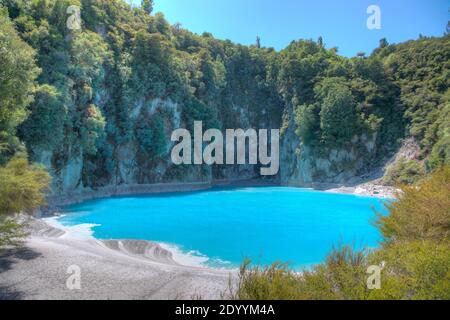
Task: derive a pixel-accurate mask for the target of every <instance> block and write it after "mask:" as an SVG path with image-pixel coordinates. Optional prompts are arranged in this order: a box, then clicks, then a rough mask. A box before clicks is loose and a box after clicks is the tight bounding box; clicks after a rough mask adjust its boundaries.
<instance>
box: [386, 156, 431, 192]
mask: <svg viewBox="0 0 450 320" xmlns="http://www.w3.org/2000/svg"><path fill="white" fill-rule="evenodd" d="M424 175H425V168H424V166H423V165H422V164H421V163H419V162H418V161H416V160H406V159H405V158H404V157H401V158H400V159H398V160H397V161H396V162H395V163H393V164H392V165H391V166H389V167H388V168H387V170H386V173H385V175H384V177H383V182H384V183H385V184H387V185H391V186H393V185H400V184H412V183H415V182H417V181H418V180H419V179H420V178H422V177H423V176H424Z"/></svg>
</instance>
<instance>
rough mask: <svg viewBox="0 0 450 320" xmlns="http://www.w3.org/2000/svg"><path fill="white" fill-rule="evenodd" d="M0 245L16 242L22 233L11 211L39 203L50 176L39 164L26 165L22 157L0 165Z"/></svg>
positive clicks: (46, 189)
mask: <svg viewBox="0 0 450 320" xmlns="http://www.w3.org/2000/svg"><path fill="white" fill-rule="evenodd" d="M0 181H1V183H0V247H2V246H4V245H12V244H16V243H17V242H18V240H19V239H20V238H22V237H23V236H24V233H23V232H22V230H21V225H20V224H19V223H18V222H16V221H15V220H14V218H12V215H13V214H15V213H20V212H23V211H29V210H32V209H34V208H36V207H37V206H39V205H42V204H43V203H44V200H45V198H44V197H45V192H46V191H48V188H49V183H50V176H49V174H48V173H47V172H46V171H45V170H44V169H43V168H41V167H39V166H34V165H31V166H30V165H29V164H28V161H27V160H26V159H25V158H18V157H16V158H13V159H12V160H10V161H9V162H8V164H7V165H6V166H4V167H0Z"/></svg>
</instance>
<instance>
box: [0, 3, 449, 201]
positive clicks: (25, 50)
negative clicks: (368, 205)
mask: <svg viewBox="0 0 450 320" xmlns="http://www.w3.org/2000/svg"><path fill="white" fill-rule="evenodd" d="M0 4H1V5H2V9H1V11H0V51H1V59H0V67H1V68H0V70H2V71H1V73H0V103H1V108H0V146H1V148H0V161H1V163H2V164H3V163H5V162H6V161H7V160H8V159H9V158H10V157H11V156H12V155H13V154H15V153H17V152H25V150H26V151H27V153H28V155H29V157H30V158H31V160H32V161H35V162H39V163H43V164H44V165H45V166H46V167H47V168H48V169H49V171H50V173H51V174H52V176H53V177H54V179H53V188H52V189H53V191H54V193H57V194H65V193H70V192H73V191H82V190H89V189H91V188H97V187H102V186H111V185H124V184H147V183H161V182H194V181H195V182H197V181H211V180H215V179H236V178H240V179H242V178H253V177H257V176H258V172H259V170H258V168H257V167H256V166H251V165H245V166H225V165H222V166H221V165H214V166H207V165H201V166H200V165H198V166H175V165H173V164H172V163H171V160H170V149H171V146H172V145H171V142H170V134H171V132H172V130H174V129H177V128H180V127H184V128H191V127H192V125H193V122H194V120H202V121H203V122H204V125H205V127H207V128H219V129H226V128H243V129H246V128H256V129H257V128H268V129H270V128H281V129H282V140H281V155H280V157H281V168H280V174H279V178H280V180H281V182H282V183H286V184H287V183H289V184H299V185H302V184H307V183H311V182H334V183H344V182H348V181H351V180H352V179H354V177H356V176H364V175H369V174H370V173H371V172H372V171H373V170H375V169H377V168H380V167H383V166H385V165H386V163H388V161H389V160H390V159H392V158H393V157H394V155H395V154H396V153H397V152H398V150H399V149H400V148H401V146H402V144H403V145H405V143H404V141H409V142H411V141H412V144H413V145H415V146H417V150H418V152H415V153H414V154H413V155H412V156H410V157H400V156H398V157H396V161H395V163H393V164H392V165H391V166H390V167H389V169H388V171H387V172H388V175H387V176H386V177H385V179H384V181H385V183H388V184H394V183H397V182H404V181H406V182H413V181H415V180H416V179H417V178H418V177H420V176H421V175H423V174H425V173H426V172H429V171H431V170H432V169H433V168H436V167H438V166H439V165H440V164H442V163H447V164H448V163H450V133H449V130H450V129H449V128H450V104H449V98H450V94H449V90H448V88H449V81H450V80H449V79H450V76H449V64H450V62H449V61H450V38H449V36H448V35H446V36H443V37H441V38H420V39H418V40H416V41H409V42H406V43H402V44H396V45H390V44H389V43H388V42H387V41H386V40H385V39H382V40H381V41H380V45H379V48H378V49H376V50H375V51H374V52H373V53H371V54H370V55H365V54H360V55H358V56H357V57H354V58H345V57H342V56H340V55H339V54H338V50H337V49H336V48H327V47H326V45H325V44H324V40H323V39H321V38H320V39H318V40H317V41H312V40H299V41H293V42H292V43H291V44H290V45H289V46H288V47H287V48H286V49H284V50H282V51H280V52H277V51H275V50H274V49H272V48H265V47H261V46H260V45H259V44H255V46H250V47H247V46H242V45H238V44H234V43H232V42H230V41H222V40H217V39H215V38H214V37H213V36H212V35H211V34H208V33H204V34H202V35H196V34H193V33H191V32H189V31H188V30H185V29H183V28H182V27H181V26H180V25H174V26H171V25H169V24H168V22H167V21H166V20H165V19H164V16H163V15H162V14H159V13H158V14H155V15H151V14H149V12H148V11H149V10H147V11H146V10H144V9H140V8H130V7H129V6H128V5H127V4H125V2H124V1H122V0H79V1H78V0H71V1H69V0H36V1H26V0H0ZM69 4H75V5H78V6H79V7H80V8H81V18H82V21H83V25H82V30H81V31H72V30H69V29H68V28H67V26H66V21H67V14H66V9H67V7H68V5H69Z"/></svg>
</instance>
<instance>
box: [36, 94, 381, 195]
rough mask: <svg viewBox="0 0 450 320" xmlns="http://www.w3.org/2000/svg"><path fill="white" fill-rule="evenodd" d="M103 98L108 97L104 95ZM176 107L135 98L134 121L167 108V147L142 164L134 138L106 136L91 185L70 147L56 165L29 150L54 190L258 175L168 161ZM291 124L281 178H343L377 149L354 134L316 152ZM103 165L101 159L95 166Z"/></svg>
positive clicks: (244, 121) (45, 153)
mask: <svg viewBox="0 0 450 320" xmlns="http://www.w3.org/2000/svg"><path fill="white" fill-rule="evenodd" d="M102 100H105V101H107V99H106V98H105V97H103V98H102ZM181 108H182V106H180V105H178V104H176V103H174V102H172V101H170V100H162V99H153V100H150V101H147V102H144V101H138V102H136V103H135V104H134V109H132V110H131V112H130V115H129V116H130V118H131V119H132V120H133V121H138V120H139V117H140V116H141V115H142V114H143V112H144V110H145V112H146V113H147V114H149V115H152V114H155V113H156V112H161V111H163V112H167V113H168V114H170V121H169V123H167V124H166V128H165V139H166V141H167V143H168V147H167V150H166V151H165V153H164V154H163V155H162V157H161V159H160V160H158V161H156V162H155V163H152V164H151V165H149V166H147V165H142V159H141V160H140V159H139V157H140V156H142V155H141V151H140V148H139V143H138V141H136V140H135V139H131V140H130V141H128V142H126V143H116V142H111V141H109V142H105V143H108V144H110V148H111V149H112V150H114V152H113V154H112V157H113V158H114V161H113V164H114V168H113V170H111V174H110V176H108V177H107V178H105V179H103V180H102V181H94V183H95V185H90V184H89V183H86V181H85V180H83V174H84V171H85V170H86V169H87V168H89V166H92V163H89V162H86V157H84V156H83V154H82V151H73V150H71V149H69V150H68V154H67V155H66V160H65V161H64V162H63V164H59V165H58V166H55V164H54V163H55V161H54V159H55V157H56V156H57V155H55V154H52V151H50V150H39V151H35V153H34V154H35V157H36V159H37V161H38V162H40V163H42V164H44V165H45V166H47V167H48V168H49V171H50V172H51V173H52V175H53V176H54V182H53V188H52V190H53V193H54V195H66V194H72V193H80V192H86V191H89V190H91V189H96V188H100V187H102V188H103V187H110V186H126V185H138V184H152V183H177V182H178V183H183V182H189V183H192V182H212V181H213V180H229V181H234V180H245V179H255V178H258V177H260V176H259V168H258V167H257V166H254V165H236V166H227V165H222V166H207V165H191V166H175V165H173V164H172V162H171V159H170V152H171V149H172V147H173V145H174V143H173V142H170V136H171V133H172V130H173V129H175V128H179V127H182V120H181ZM234 108H235V110H234V111H235V112H236V114H238V115H239V117H240V118H239V122H240V124H241V128H252V127H253V128H254V127H257V125H258V123H257V121H256V120H255V119H252V118H251V117H250V116H248V113H246V112H245V110H246V108H245V107H238V106H235V107H234ZM295 130H296V125H295V123H293V122H292V121H291V123H289V125H288V126H287V128H286V130H285V131H284V132H283V133H282V135H281V139H280V171H279V174H278V176H277V177H276V178H277V179H278V180H279V181H280V182H281V183H282V184H284V185H296V186H303V185H310V184H312V183H315V182H322V183H345V182H348V181H351V179H353V177H355V176H358V175H361V174H363V173H365V172H367V171H368V170H369V168H368V164H367V161H365V160H364V159H367V158H370V157H371V155H373V154H374V153H375V152H376V147H375V146H376V139H377V137H376V135H373V136H372V137H367V136H366V135H362V136H359V137H356V136H355V137H354V138H353V139H352V144H351V146H350V147H348V148H342V149H330V150H328V152H327V153H325V154H320V155H317V154H315V153H314V150H312V149H311V148H310V147H308V146H305V145H302V144H301V141H300V140H299V138H298V136H297V135H296V133H295ZM103 165H104V164H100V166H103ZM97 166H99V165H98V164H97ZM100 169H101V168H100Z"/></svg>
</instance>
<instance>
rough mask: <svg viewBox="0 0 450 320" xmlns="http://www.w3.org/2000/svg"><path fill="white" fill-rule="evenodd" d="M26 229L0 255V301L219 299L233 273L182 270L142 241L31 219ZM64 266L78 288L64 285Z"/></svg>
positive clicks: (161, 251)
mask: <svg viewBox="0 0 450 320" xmlns="http://www.w3.org/2000/svg"><path fill="white" fill-rule="evenodd" d="M30 229H31V234H32V235H31V237H30V238H29V239H28V240H27V241H26V244H25V246H24V247H23V248H20V249H11V250H6V251H4V252H2V253H0V300H2V299H3V300H4V299H25V300H27V299H33V300H34V299H37V300H41V299H43V300H48V299H49V300H54V299H58V300H59V299H75V300H85V299H88V300H91V299H100V300H110V299H114V300H115V299H125V300H128V299H133V300H134V299H137V300H159V299H163V300H165V299H199V298H201V299H220V298H221V294H222V293H224V292H225V291H226V290H227V287H228V283H229V280H230V277H232V276H233V274H234V271H232V270H212V269H206V268H201V267H188V266H182V265H180V264H179V263H177V262H176V261H174V259H173V256H172V253H171V252H169V251H167V250H166V249H164V248H162V247H161V246H160V245H158V244H155V243H151V242H147V241H133V240H122V241H121V240H113V241H99V240H95V239H92V238H84V239H83V238H77V237H74V236H73V234H72V235H71V234H70V233H71V232H67V231H63V230H59V229H56V228H54V227H52V226H51V225H48V224H46V223H45V222H43V221H42V220H35V219H33V221H31V223H30ZM70 266H77V267H79V268H80V271H81V289H80V290H70V289H69V288H68V287H67V285H66V283H67V280H68V279H69V277H70V276H71V274H69V273H68V268H69V267H70Z"/></svg>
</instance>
